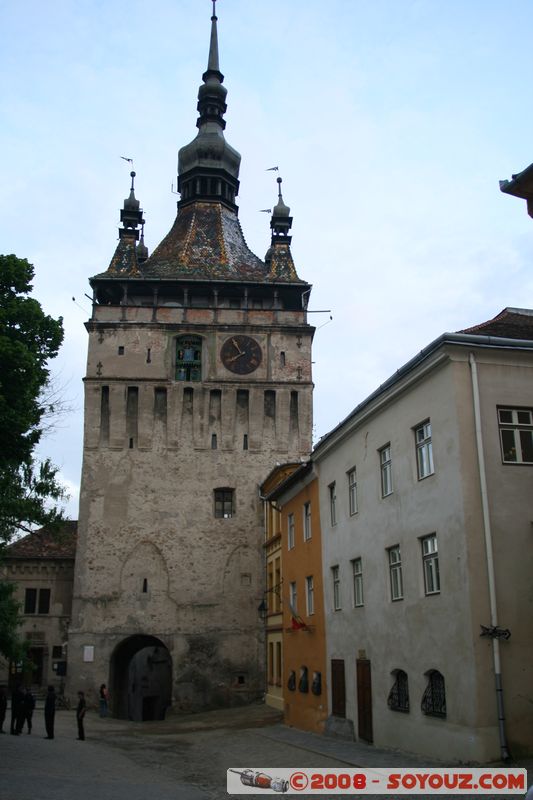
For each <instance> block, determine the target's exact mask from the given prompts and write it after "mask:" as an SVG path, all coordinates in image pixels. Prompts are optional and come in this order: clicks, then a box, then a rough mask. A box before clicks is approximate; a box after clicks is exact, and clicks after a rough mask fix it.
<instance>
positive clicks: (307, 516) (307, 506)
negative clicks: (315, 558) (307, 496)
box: [303, 500, 312, 542]
mask: <svg viewBox="0 0 533 800" xmlns="http://www.w3.org/2000/svg"><path fill="white" fill-rule="evenodd" d="M303 521H304V542H308V541H309V539H310V538H311V536H312V530H311V501H310V500H308V501H307V503H304V505H303Z"/></svg>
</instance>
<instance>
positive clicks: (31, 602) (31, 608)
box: [24, 589, 50, 614]
mask: <svg viewBox="0 0 533 800" xmlns="http://www.w3.org/2000/svg"><path fill="white" fill-rule="evenodd" d="M49 611H50V589H26V592H25V594H24V613H25V614H48V613H49Z"/></svg>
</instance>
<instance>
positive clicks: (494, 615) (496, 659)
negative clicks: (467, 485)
mask: <svg viewBox="0 0 533 800" xmlns="http://www.w3.org/2000/svg"><path fill="white" fill-rule="evenodd" d="M468 360H469V362H470V370H471V375H472V395H473V403H474V423H475V428H476V445H477V459H478V466H479V483H480V487H481V506H482V513H483V530H484V534H485V554H486V557H487V576H488V584H489V602H490V622H491V626H492V627H494V628H495V627H497V625H498V609H497V605H496V580H495V576H494V553H493V548H492V531H491V527H490V513H489V501H488V492H487V475H486V472H485V454H484V452H483V437H482V435H481V410H480V404H479V384H478V374H477V363H476V359H475V356H474V354H473V353H470V355H469V359H468ZM492 661H493V668H494V680H495V686H496V706H497V709H498V729H499V734H500V753H501V757H502V761H509V759H510V755H509V750H508V748H507V739H506V736H505V715H504V710H503V686H502V673H501V662H500V642H499V640H498V639H497V638H496V637H493V639H492Z"/></svg>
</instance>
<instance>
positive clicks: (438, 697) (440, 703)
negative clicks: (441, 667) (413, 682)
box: [421, 669, 446, 717]
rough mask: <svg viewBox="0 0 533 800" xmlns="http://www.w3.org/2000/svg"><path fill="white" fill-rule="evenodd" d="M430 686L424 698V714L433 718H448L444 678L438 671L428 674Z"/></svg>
mask: <svg viewBox="0 0 533 800" xmlns="http://www.w3.org/2000/svg"><path fill="white" fill-rule="evenodd" d="M426 675H427V679H428V685H427V686H426V689H425V691H424V695H423V697H422V704H421V708H422V711H423V712H424V714H428V716H432V717H445V716H446V690H445V687H444V676H443V675H441V674H440V672H438V671H437V670H436V669H433V670H431V671H430V672H426Z"/></svg>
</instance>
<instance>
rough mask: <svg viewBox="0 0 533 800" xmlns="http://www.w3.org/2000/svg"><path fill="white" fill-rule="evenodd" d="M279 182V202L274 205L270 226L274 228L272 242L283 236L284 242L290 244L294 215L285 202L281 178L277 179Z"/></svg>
mask: <svg viewBox="0 0 533 800" xmlns="http://www.w3.org/2000/svg"><path fill="white" fill-rule="evenodd" d="M277 183H278V202H277V204H276V205H275V206H274V210H273V212H272V219H271V221H270V227H271V229H272V244H274V240H278V239H279V238H280V237H282V238H283V241H284V242H286V243H287V244H290V243H291V238H292V237H291V236H289V235H288V234H289V231H290V229H291V225H292V217H291V216H290V213H291V210H290V208H289V206H286V205H285V203H284V202H283V197H282V195H281V183H282V181H281V178H278V179H277Z"/></svg>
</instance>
